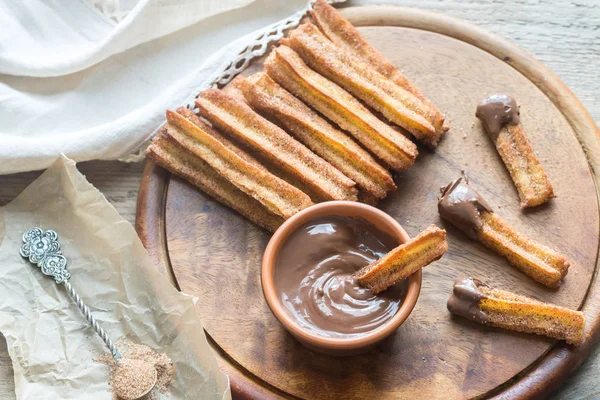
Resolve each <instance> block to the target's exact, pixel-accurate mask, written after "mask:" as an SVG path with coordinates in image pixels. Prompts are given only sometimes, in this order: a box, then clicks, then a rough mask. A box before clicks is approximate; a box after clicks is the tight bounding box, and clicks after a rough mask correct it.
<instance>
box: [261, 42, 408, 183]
mask: <svg viewBox="0 0 600 400" xmlns="http://www.w3.org/2000/svg"><path fill="white" fill-rule="evenodd" d="M264 66H265V71H266V72H267V74H268V75H269V76H270V77H271V78H273V80H274V81H276V82H277V83H278V84H279V85H281V86H282V87H284V88H285V89H286V90H288V91H289V92H291V93H293V94H294V95H295V96H297V97H298V98H300V99H301V100H303V101H304V102H305V103H306V104H308V105H309V106H311V107H313V108H314V109H315V110H317V111H318V112H320V113H321V114H323V115H324V116H325V117H327V118H328V119H329V120H331V121H333V122H334V123H336V124H337V125H338V126H339V127H340V128H342V129H343V130H344V131H347V132H348V133H350V134H351V135H352V136H353V137H354V138H355V139H356V140H357V141H358V142H360V143H361V144H362V145H363V146H364V147H365V148H366V149H367V150H369V151H370V152H371V153H373V154H374V155H375V156H377V157H378V158H379V159H380V160H382V161H383V162H384V163H385V164H386V165H387V166H389V167H390V168H392V169H394V170H396V171H403V170H406V169H408V168H409V167H410V166H411V165H412V164H413V163H414V162H415V159H416V157H417V155H418V151H417V146H415V144H414V143H413V142H411V141H410V140H409V139H408V138H406V137H405V136H403V135H402V134H400V133H398V132H396V131H395V130H394V129H392V128H391V127H390V126H389V125H387V124H386V123H384V122H383V121H381V120H380V119H379V118H377V117H376V116H374V115H373V114H372V113H371V112H370V111H369V110H367V109H366V108H365V107H364V106H363V105H362V104H361V103H360V102H359V101H358V100H356V99H355V98H354V97H353V96H352V95H351V94H350V93H348V92H346V91H345V90H344V89H342V88H341V87H339V86H338V85H336V84H335V83H333V82H331V81H330V80H328V79H326V78H325V77H323V76H321V75H319V74H318V73H316V72H315V71H313V70H311V69H310V68H308V67H307V66H306V64H305V63H304V62H303V61H302V59H301V58H300V56H299V55H298V54H296V52H294V51H293V50H292V49H290V48H289V47H287V46H279V47H278V48H275V49H273V51H272V52H271V54H270V55H269V57H267V59H266V61H265V64H264Z"/></svg>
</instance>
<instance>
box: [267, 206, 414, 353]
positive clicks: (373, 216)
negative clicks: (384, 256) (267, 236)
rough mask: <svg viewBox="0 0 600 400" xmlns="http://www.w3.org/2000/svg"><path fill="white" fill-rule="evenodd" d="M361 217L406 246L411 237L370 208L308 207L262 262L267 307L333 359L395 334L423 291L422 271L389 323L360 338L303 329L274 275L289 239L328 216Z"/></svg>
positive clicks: (272, 243)
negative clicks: (287, 308) (328, 334)
mask: <svg viewBox="0 0 600 400" xmlns="http://www.w3.org/2000/svg"><path fill="white" fill-rule="evenodd" d="M334 215H338V216H346V217H361V218H364V219H365V220H367V221H368V222H370V223H372V224H373V225H375V226H376V227H378V228H379V229H381V230H382V231H384V232H386V233H388V234H389V235H391V236H393V237H395V238H396V239H397V240H398V242H400V243H405V242H406V241H408V240H409V236H408V234H407V233H406V231H405V230H404V229H403V228H402V226H401V225H400V223H398V221H396V220H395V219H394V218H392V217H391V216H389V215H388V214H386V213H384V212H383V211H381V210H379V209H377V208H375V207H371V206H368V205H366V204H362V203H357V202H351V201H330V202H325V203H320V204H316V205H314V206H311V207H308V208H306V209H304V210H302V211H300V212H299V213H297V214H296V215H294V216H293V217H291V218H290V219H288V220H287V221H285V222H284V223H283V224H282V225H281V226H280V227H279V229H277V231H276V232H275V233H274V234H273V236H272V237H271V240H270V241H269V244H268V245H267V248H266V250H265V253H264V256H263V260H262V273H261V278H262V288H263V292H264V295H265V298H266V300H267V304H268V305H269V307H270V308H271V311H272V312H273V314H274V315H275V317H277V319H278V320H279V321H280V322H281V323H282V324H283V326H284V327H285V328H286V329H287V330H288V331H289V333H291V334H292V335H293V336H294V337H295V338H296V339H297V340H298V341H299V342H300V343H302V344H303V345H305V346H306V347H308V348H309V349H311V350H314V351H316V352H319V353H324V354H330V355H340V356H346V355H354V354H358V353H362V352H365V351H367V350H369V349H370V348H371V347H373V346H374V345H375V344H377V343H378V342H380V341H381V340H383V339H384V338H386V337H387V336H389V335H390V334H392V333H393V332H394V331H395V330H396V329H398V327H399V326H400V325H402V323H403V322H404V321H406V319H407V318H408V316H409V315H410V313H411V312H412V310H413V308H414V306H415V304H416V302H417V298H418V297H419V293H420V291H421V271H420V270H419V271H418V272H416V273H414V274H413V275H411V276H410V277H409V278H407V279H408V290H407V294H406V298H405V299H404V302H403V303H402V305H401V306H400V308H399V309H398V311H397V312H396V314H395V315H394V316H393V317H392V318H390V319H389V320H388V321H387V322H386V323H384V324H383V325H381V326H379V327H378V328H377V329H374V330H372V331H370V332H367V333H365V334H364V335H362V336H359V337H351V338H331V337H324V336H320V335H318V334H315V333H313V332H311V331H308V330H307V329H305V328H303V327H302V326H300V325H299V324H298V323H297V321H296V320H295V319H294V318H293V317H292V316H291V315H290V314H289V313H288V311H287V310H286V309H285V307H284V305H283V303H282V302H281V299H280V298H279V297H278V295H277V291H276V290H275V285H274V273H275V268H276V262H277V257H278V254H279V251H280V249H281V248H282V246H283V244H284V243H285V242H286V240H287V239H288V237H289V236H290V235H291V234H292V233H293V232H294V231H296V230H297V229H298V228H299V227H301V226H302V225H304V224H305V223H307V222H309V221H311V220H313V219H315V218H318V217H324V216H334Z"/></svg>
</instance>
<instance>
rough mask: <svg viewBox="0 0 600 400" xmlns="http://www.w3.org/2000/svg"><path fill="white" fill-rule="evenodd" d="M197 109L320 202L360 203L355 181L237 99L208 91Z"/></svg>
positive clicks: (199, 100)
mask: <svg viewBox="0 0 600 400" xmlns="http://www.w3.org/2000/svg"><path fill="white" fill-rule="evenodd" d="M196 105H197V106H198V108H199V110H200V114H201V115H202V116H203V117H204V118H206V119H207V120H209V121H210V122H211V123H212V124H213V126H216V127H217V128H219V129H220V130H222V131H224V132H227V133H228V134H229V136H230V137H232V138H235V140H236V141H238V142H241V143H243V144H244V145H245V146H247V147H248V148H249V149H252V150H253V151H254V152H255V153H256V154H257V155H259V156H260V157H263V158H265V159H267V160H269V161H270V162H271V163H273V165H275V166H277V167H279V168H281V169H282V170H283V171H284V172H285V173H287V174H289V175H291V176H293V177H295V178H296V179H298V180H299V181H301V182H303V183H304V184H305V185H306V186H308V187H310V188H311V190H312V191H314V192H315V193H318V195H319V197H320V198H319V199H317V200H356V199H357V197H356V194H357V189H356V188H355V182H354V181H352V180H351V179H350V178H348V177H347V176H345V175H344V174H342V173H341V172H340V171H339V170H338V169H336V168H335V167H333V166H332V165H331V164H329V163H328V162H327V161H325V160H323V159H322V158H320V157H319V156H317V155H316V154H314V153H313V152H312V151H310V150H309V149H308V148H306V147H305V146H304V145H303V144H301V143H300V142H298V141H296V140H295V139H293V138H292V137H291V136H290V135H288V134H287V133H286V132H284V131H283V130H282V129H281V128H279V127H278V126H277V125H275V124H273V123H271V122H270V121H268V120H266V119H265V118H263V117H261V116H260V115H258V114H257V113H256V112H255V111H254V110H252V109H251V108H250V106H249V105H248V104H246V103H245V102H243V101H241V100H240V99H238V98H237V97H236V96H232V95H230V94H227V93H225V92H223V91H221V90H218V89H208V90H205V91H204V92H202V93H201V94H200V96H199V97H198V99H197V100H196Z"/></svg>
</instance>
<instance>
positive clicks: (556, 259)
mask: <svg viewBox="0 0 600 400" xmlns="http://www.w3.org/2000/svg"><path fill="white" fill-rule="evenodd" d="M438 210H439V213H440V216H441V217H442V218H444V219H446V220H447V221H448V222H450V223H451V224H452V225H454V226H455V227H457V228H458V229H460V230H462V231H463V232H464V233H465V234H466V235H467V236H468V237H469V238H471V239H474V240H477V241H479V242H481V243H483V244H484V245H485V246H487V247H488V248H490V249H491V250H493V251H495V252H496V253H498V254H500V255H501V256H504V257H506V259H507V260H508V261H509V262H510V263H511V264H512V265H513V266H515V267H516V268H518V269H519V270H521V271H522V272H523V273H525V274H526V275H528V276H530V277H531V278H533V279H534V280H536V281H537V282H539V283H541V284H543V285H546V286H548V287H557V286H558V285H560V282H561V280H562V278H564V277H565V276H566V275H567V273H568V271H569V267H570V266H571V261H569V260H567V259H566V258H565V257H563V256H562V255H560V254H559V253H557V252H556V251H554V250H552V249H551V248H549V247H547V246H544V245H542V244H540V243H537V242H535V241H533V240H531V239H530V238H528V237H527V236H525V235H523V234H522V233H519V232H517V231H516V230H515V229H514V228H513V227H511V226H510V225H509V224H508V223H507V222H506V221H504V220H503V219H502V218H500V217H499V216H498V215H496V213H494V211H493V210H492V208H491V207H490V206H489V204H488V203H487V202H486V201H485V200H484V199H483V198H482V197H481V195H479V193H477V192H476V191H475V190H474V189H473V188H472V187H471V186H470V185H469V184H468V182H467V181H466V179H463V178H458V179H456V180H455V181H453V182H452V183H450V184H449V185H448V186H446V187H444V188H442V196H441V197H440V199H439V201H438Z"/></svg>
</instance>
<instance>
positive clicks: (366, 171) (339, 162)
mask: <svg viewBox="0 0 600 400" xmlns="http://www.w3.org/2000/svg"><path fill="white" fill-rule="evenodd" d="M245 82H246V83H245V84H241V83H240V86H241V87H242V88H243V92H244V94H245V96H246V99H247V100H248V103H249V104H250V105H251V106H252V108H254V109H255V110H257V111H259V112H260V113H262V114H264V115H265V116H267V117H268V118H270V119H273V120H275V121H276V122H278V123H279V124H280V125H281V126H282V127H283V128H284V129H286V130H287V131H288V132H290V133H291V134H292V135H294V137H295V138H297V139H298V140H299V141H301V142H302V143H304V144H305V145H306V146H308V147H309V148H310V149H311V150H312V151H314V152H315V153H316V154H318V155H319V156H321V157H323V158H324V159H325V160H327V161H328V162H329V163H331V164H332V165H333V166H334V167H336V168H337V169H339V170H340V171H341V172H343V173H344V174H345V175H346V176H348V177H349V178H351V179H352V180H354V181H355V182H356V183H357V186H358V187H359V189H361V190H364V191H366V192H368V193H370V194H371V195H373V196H374V197H376V198H378V199H382V198H384V197H385V196H386V195H387V192H389V191H391V190H394V189H395V188H396V185H395V184H394V181H393V180H392V176H391V175H390V173H389V172H388V171H387V170H386V169H385V168H383V167H382V166H381V165H379V164H378V163H377V162H376V161H375V160H374V159H373V157H371V156H370V155H369V153H367V152H366V151H365V150H363V149H362V148H361V147H360V146H359V145H358V144H356V143H355V142H354V141H353V140H352V139H350V138H349V137H348V136H346V135H345V134H344V133H342V132H340V131H339V130H337V129H336V128H334V127H333V126H331V125H330V124H329V123H328V122H327V121H325V120H324V119H323V118H322V117H320V116H319V115H318V114H317V113H316V112H314V111H313V110H311V109H310V108H309V107H308V106H306V105H305V104H304V103H302V102H301V101H300V100H298V99H297V98H295V97H294V96H293V95H292V94H290V93H289V92H288V91H287V90H285V89H284V88H282V87H281V86H279V85H278V84H277V83H275V82H274V81H273V80H272V79H271V78H270V77H269V76H268V75H267V74H265V73H264V72H259V73H256V74H254V75H252V76H251V77H249V78H248V79H247V80H246V81H245Z"/></svg>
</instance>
